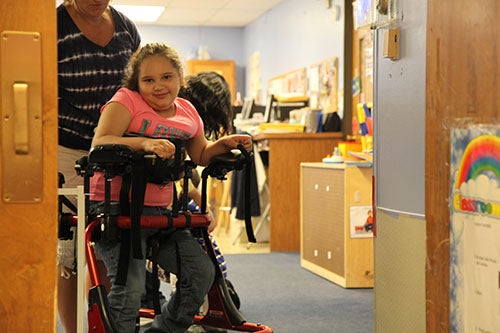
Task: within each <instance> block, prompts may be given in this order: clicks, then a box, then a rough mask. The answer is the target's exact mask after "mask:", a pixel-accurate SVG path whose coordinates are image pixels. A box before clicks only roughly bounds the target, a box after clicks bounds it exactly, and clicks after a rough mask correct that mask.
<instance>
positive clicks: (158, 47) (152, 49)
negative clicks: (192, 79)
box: [122, 43, 184, 91]
mask: <svg viewBox="0 0 500 333" xmlns="http://www.w3.org/2000/svg"><path fill="white" fill-rule="evenodd" d="M154 55H161V56H164V57H165V58H166V59H168V60H169V61H170V62H171V63H172V66H174V68H175V69H176V70H177V72H178V75H179V80H180V84H181V86H182V84H183V83H184V79H183V77H184V70H183V68H182V61H181V59H180V57H179V54H178V53H177V51H176V50H175V49H174V48H172V47H170V46H168V45H166V44H163V43H150V44H146V45H144V46H143V47H141V49H140V50H139V51H138V52H137V54H135V55H133V56H132V59H131V60H130V63H129V65H128V68H127V71H126V73H125V77H124V79H123V82H122V83H123V86H124V87H125V88H128V89H130V90H133V91H139V70H140V69H141V64H142V62H143V61H144V59H146V58H149V57H151V56H154Z"/></svg>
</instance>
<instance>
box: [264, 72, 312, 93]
mask: <svg viewBox="0 0 500 333" xmlns="http://www.w3.org/2000/svg"><path fill="white" fill-rule="evenodd" d="M267 93H268V95H271V94H272V95H274V96H276V98H277V99H278V100H279V99H280V98H291V97H302V98H303V97H304V96H307V71H306V68H305V67H303V68H300V69H296V70H293V71H291V72H288V73H285V74H282V75H279V76H276V77H273V78H271V79H269V82H268V92H267Z"/></svg>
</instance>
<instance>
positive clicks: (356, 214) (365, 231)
mask: <svg viewBox="0 0 500 333" xmlns="http://www.w3.org/2000/svg"><path fill="white" fill-rule="evenodd" d="M349 213H350V215H349V220H350V221H351V223H350V229H351V230H350V231H351V238H372V237H373V211H372V206H371V205H370V206H351V207H350V212H349Z"/></svg>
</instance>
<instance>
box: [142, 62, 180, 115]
mask: <svg viewBox="0 0 500 333" xmlns="http://www.w3.org/2000/svg"><path fill="white" fill-rule="evenodd" d="M138 79H139V93H140V94H141V96H142V98H143V99H144V100H145V101H146V103H148V105H149V106H151V107H152V108H153V109H154V110H155V111H156V112H158V113H162V114H163V115H165V116H173V115H174V114H175V108H174V100H175V99H176V97H177V94H178V93H179V89H180V77H179V72H178V70H177V69H176V68H175V67H174V66H173V65H172V63H171V62H170V60H168V59H167V58H165V57H164V56H161V55H154V56H151V57H148V58H146V59H144V60H143V62H142V64H141V66H140V69H139V77H138Z"/></svg>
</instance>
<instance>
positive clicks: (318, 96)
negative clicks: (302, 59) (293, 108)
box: [308, 57, 339, 113]
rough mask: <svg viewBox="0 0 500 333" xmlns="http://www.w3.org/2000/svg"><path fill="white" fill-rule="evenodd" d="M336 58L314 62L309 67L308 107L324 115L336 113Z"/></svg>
mask: <svg viewBox="0 0 500 333" xmlns="http://www.w3.org/2000/svg"><path fill="white" fill-rule="evenodd" d="M338 81H339V79H338V58H337V57H333V58H329V59H326V60H323V61H319V62H316V63H314V64H312V65H311V66H310V67H309V87H308V90H309V91H308V95H309V106H310V107H311V108H313V109H321V110H322V111H323V112H324V113H329V112H333V111H338V105H339V103H338Z"/></svg>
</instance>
